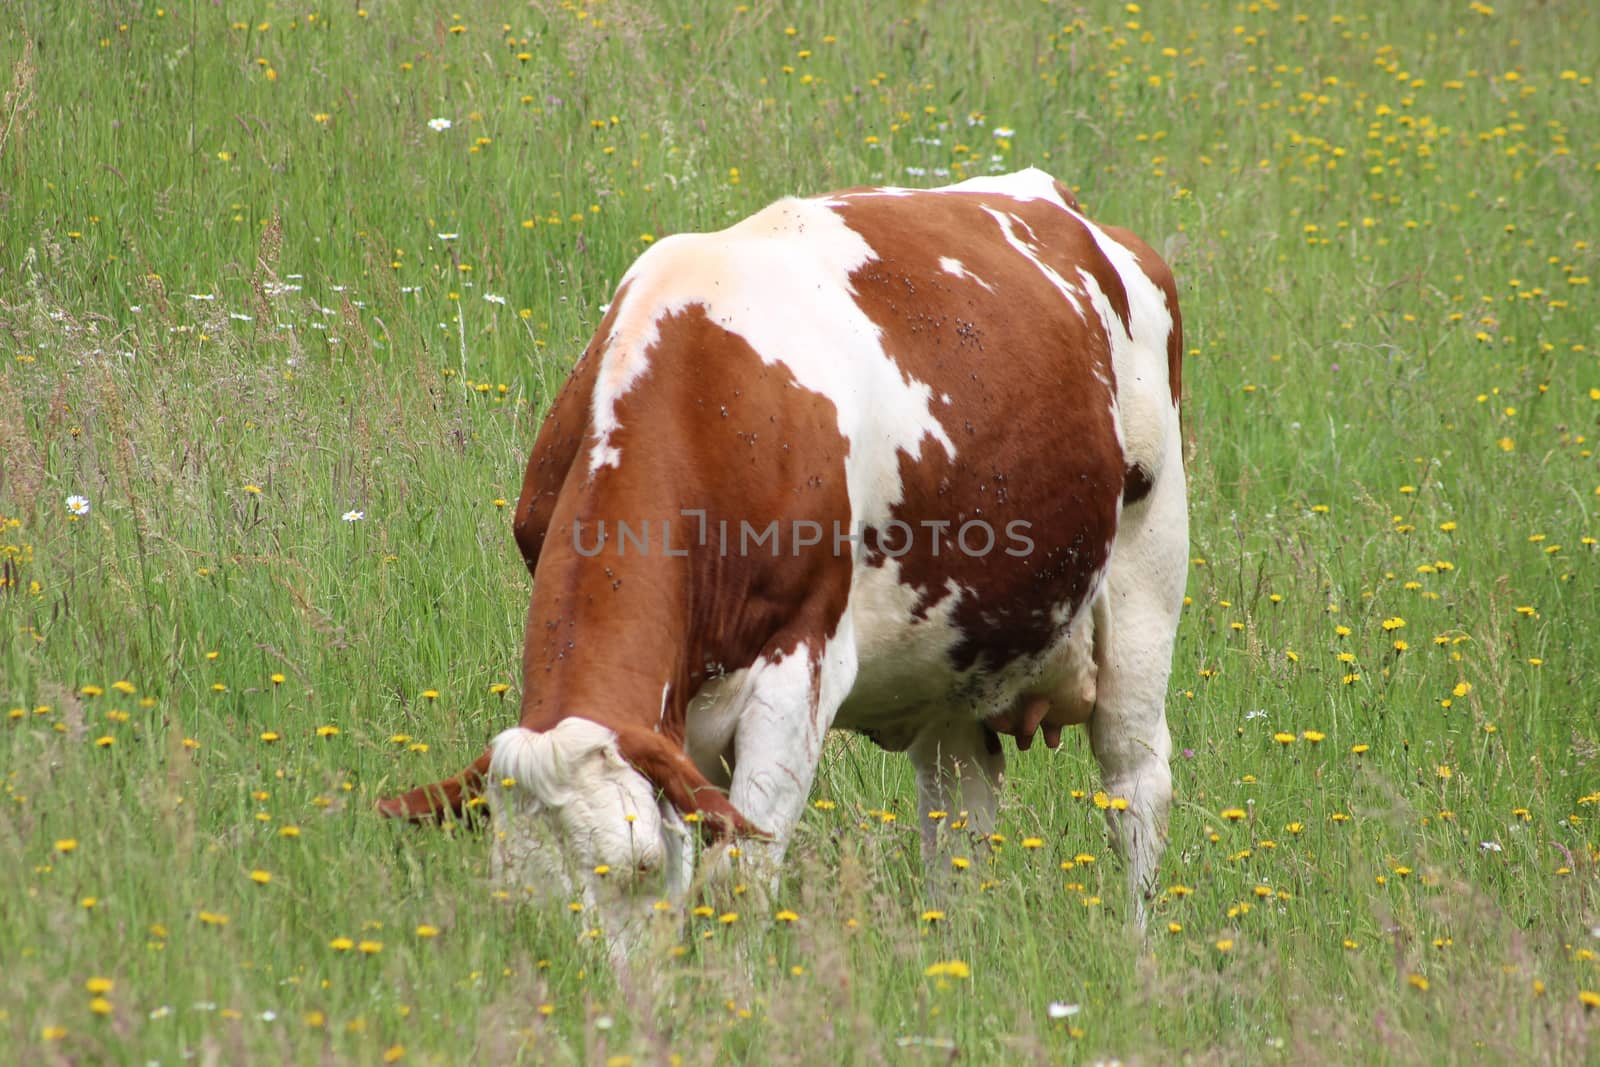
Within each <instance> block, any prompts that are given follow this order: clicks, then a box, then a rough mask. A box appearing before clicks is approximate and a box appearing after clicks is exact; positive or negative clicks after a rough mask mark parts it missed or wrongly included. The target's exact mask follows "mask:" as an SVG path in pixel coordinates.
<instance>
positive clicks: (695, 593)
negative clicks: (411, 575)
mask: <svg viewBox="0 0 1600 1067" xmlns="http://www.w3.org/2000/svg"><path fill="white" fill-rule="evenodd" d="M614 306H615V305H614ZM656 325H657V330H658V340H657V341H656V343H655V344H654V345H652V347H651V348H650V350H649V352H648V353H647V355H648V364H647V367H646V369H645V370H644V372H643V374H642V375H641V376H640V377H639V378H638V379H637V380H636V381H635V382H634V383H633V385H632V387H631V388H630V389H629V390H628V392H626V393H625V394H623V395H622V396H621V397H620V398H619V399H618V400H617V402H616V416H617V423H618V425H617V428H616V429H615V430H614V431H613V432H612V433H611V435H610V439H609V444H610V446H611V447H612V448H615V449H617V450H618V453H619V455H620V460H619V462H618V464H617V465H616V466H615V467H611V466H607V467H601V468H600V469H599V470H597V471H595V472H593V473H592V474H590V473H587V471H586V470H585V469H584V467H585V460H584V458H583V457H585V456H587V454H588V452H587V448H585V449H584V450H582V451H580V454H579V457H578V459H577V460H575V461H573V463H572V464H571V469H570V470H569V473H568V475H567V477H566V479H565V481H564V482H563V484H562V485H561V487H560V489H559V492H558V493H557V494H556V500H555V503H554V506H553V507H552V508H551V509H550V511H549V516H550V517H549V520H548V522H547V523H546V526H547V532H546V534H545V536H544V537H543V538H542V541H541V543H540V552H539V555H538V557H537V563H536V566H535V569H534V591H533V597H532V600H531V603H530V604H529V611H528V626H527V636H526V642H525V645H524V648H523V694H522V716H521V725H523V726H524V727H526V728H528V729H531V730H541V731H542V730H547V729H549V728H550V727H552V726H554V725H555V724H556V723H558V722H560V721H561V720H562V719H564V718H566V717H567V716H569V715H582V716H583V717H585V718H588V719H592V720H594V721H595V722H598V723H600V724H602V725H604V726H608V727H610V728H611V729H613V730H615V731H616V732H617V733H618V735H619V737H621V738H623V746H622V747H623V753H624V755H625V756H627V757H628V759H629V760H630V761H631V762H633V764H634V766H635V767H637V768H638V769H639V770H640V771H641V773H644V774H645V775H646V776H647V777H649V778H650V779H651V781H652V782H654V784H655V785H656V786H657V787H658V788H661V789H662V790H663V791H664V792H666V793H667V794H668V795H669V797H670V798H671V799H672V800H673V802H674V803H675V804H680V806H682V805H689V806H688V807H684V808H683V810H685V811H700V812H702V813H705V814H707V815H708V816H711V817H715V819H716V821H717V822H718V823H719V824H720V825H724V826H734V827H737V826H738V825H742V823H741V821H740V819H736V818H734V816H736V815H737V813H736V812H733V810H732V808H731V806H727V807H726V810H723V807H724V806H725V805H727V801H726V798H721V799H720V801H719V800H713V799H712V798H711V793H709V792H707V791H708V790H710V791H712V792H715V790H714V787H712V786H711V785H710V783H709V782H708V781H707V780H706V779H705V777H704V776H703V775H702V774H701V772H700V771H699V770H698V769H697V768H696V767H695V766H694V764H693V762H692V761H691V760H689V759H688V757H687V756H684V755H683V745H684V738H685V716H686V711H687V706H688V700H689V697H690V696H691V695H692V694H694V693H695V692H696V691H697V690H698V689H699V688H700V686H701V684H702V683H703V682H705V681H706V679H708V678H710V677H711V676H713V675H714V674H717V673H722V672H731V671H735V670H739V669H742V668H744V667H748V666H750V665H751V664H753V663H755V662H756V661H757V660H758V659H760V658H763V657H768V658H771V657H775V656H777V655H780V654H783V653H787V652H791V651H793V650H794V649H795V648H796V647H797V646H798V645H799V644H801V643H802V642H805V643H807V645H808V646H809V648H810V649H811V651H812V652H813V653H819V652H820V651H821V648H822V646H823V644H824V643H825V642H826V640H827V638H828V636H829V635H831V634H832V633H833V632H834V630H835V629H836V628H837V626H838V621H839V618H840V616H841V615H842V614H843V611H844V607H845V604H846V601H847V599H848V596H849V589H850V561H849V558H848V556H839V555H835V554H834V553H833V551H832V546H831V544H828V543H824V544H823V545H821V546H819V547H818V549H817V550H813V551H807V552H803V553H801V554H800V555H799V556H798V557H797V556H794V555H792V554H791V553H790V540H789V537H788V530H789V529H790V528H791V524H792V523H793V522H795V521H796V520H809V521H812V522H817V523H820V524H821V525H822V527H823V528H824V529H825V530H828V529H831V525H832V523H833V521H834V520H835V519H843V518H844V517H846V516H848V515H849V498H848V495H847V492H846V487H845V469H844V459H845V455H846V452H847V446H846V443H845V441H844V439H843V438H842V437H841V436H840V434H839V429H838V415H837V411H836V409H835V408H834V405H833V404H832V402H831V401H829V400H827V399H825V398H823V397H820V396H818V395H816V394H815V393H812V392H810V391H809V390H805V389H801V388H798V387H797V382H796V381H795V378H794V376H793V374H791V373H790V371H789V370H788V369H787V368H786V367H784V366H783V365H782V364H770V365H769V364H765V363H763V362H762V361H761V359H760V357H759V356H758V355H757V354H756V352H755V351H754V350H753V349H752V348H751V347H750V346H749V344H748V343H746V342H745V341H744V339H743V338H741V337H739V336H738V335H736V334H733V333H730V332H728V331H727V330H725V329H723V328H722V327H721V326H719V325H717V324H716V323H714V322H712V321H711V320H710V319H709V318H708V317H707V315H706V312H705V309H704V307H702V306H700V305H691V306H689V307H688V308H686V309H684V310H682V311H680V312H678V313H676V314H673V315H669V316H666V317H663V318H662V319H660V320H659V321H658V322H657V324H656ZM604 332H605V331H602V334H604ZM596 355H598V353H595V352H593V351H591V353H590V355H589V356H588V357H586V358H588V359H593V358H595V356H596ZM589 381H590V383H591V388H592V381H593V372H591V377H590V379H589ZM587 404H588V399H587V397H585V398H584V405H585V410H587ZM592 440H593V438H592V435H590V436H588V437H586V439H585V445H586V446H587V445H588V444H589V443H591V442H592ZM521 509H522V507H521V505H519V511H520V510H521ZM686 510H690V511H692V510H699V511H703V512H704V513H705V519H704V521H705V530H706V533H707V544H705V545H700V544H698V543H697V542H698V540H699V522H698V521H697V520H695V519H691V518H686V517H685V516H684V515H683V514H682V513H683V512H684V511H686ZM753 516H760V517H761V518H762V520H763V521H765V520H768V519H771V520H776V521H777V522H778V523H779V524H780V528H781V529H782V530H783V541H782V554H781V555H778V556H776V557H774V556H773V555H771V554H770V552H769V551H768V550H767V549H765V548H750V549H748V550H743V551H741V546H740V544H739V541H738V538H739V536H740V533H741V532H742V531H741V528H740V525H739V524H740V521H741V520H748V519H751V518H752V517H753ZM619 521H620V522H623V523H626V524H627V525H628V529H629V533H630V534H631V535H632V536H631V537H622V536H618V535H619V533H620V530H619V527H618V526H617V523H618V522H619ZM602 523H603V524H604V527H605V529H606V532H607V541H606V543H605V544H604V546H603V547H602V548H601V550H600V551H599V552H598V553H597V554H592V555H589V556H586V555H585V554H584V552H589V553H593V552H594V549H595V548H596V546H597V545H598V544H599V542H598V540H597V537H598V533H599V531H600V529H601V524H602ZM575 528H576V529H577V531H578V540H577V541H576V542H575V539H574V529H575ZM724 530H726V531H727V534H726V535H727V537H728V538H730V539H731V541H730V542H729V543H728V544H727V547H726V548H724V547H723V544H722V543H720V542H721V541H722V536H721V535H722V531H724ZM641 537H643V538H645V539H646V540H645V541H644V543H643V544H641ZM580 546H581V548H582V549H583V552H580V551H579V547H580ZM679 553H683V554H679ZM663 685H666V686H668V687H669V688H668V690H667V693H666V699H665V702H663V695H662V687H663ZM663 703H665V706H664V707H663ZM651 733H655V734H657V735H659V736H660V737H661V738H662V739H663V740H664V741H670V742H671V745H670V746H669V747H668V748H662V747H661V746H660V745H658V744H656V743H655V742H651V741H648V740H647V739H646V735H648V734H651ZM669 749H675V750H676V752H677V754H678V755H677V756H672V755H671V754H670V752H669ZM679 757H681V758H679ZM718 796H719V797H720V794H718ZM740 818H741V819H742V817H740Z"/></svg>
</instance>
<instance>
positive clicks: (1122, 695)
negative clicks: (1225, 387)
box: [1089, 433, 1188, 926]
mask: <svg viewBox="0 0 1600 1067" xmlns="http://www.w3.org/2000/svg"><path fill="white" fill-rule="evenodd" d="M1171 448H1172V450H1173V452H1174V454H1172V455H1169V456H1168V457H1167V462H1166V463H1165V465H1164V470H1163V476H1164V478H1165V481H1164V482H1162V481H1158V482H1157V484H1156V486H1155V488H1154V490H1153V491H1152V492H1151V493H1150V495H1149V496H1148V497H1146V498H1145V499H1144V500H1142V501H1140V502H1139V503H1138V504H1137V505H1134V506H1132V507H1129V508H1127V509H1125V510H1124V512H1123V522H1122V528H1121V530H1120V531H1119V532H1118V535H1117V543H1116V547H1115V549H1114V550H1113V552H1112V560H1111V567H1110V569H1109V572H1108V574H1107V575H1106V581H1105V584H1104V586H1103V588H1102V589H1101V590H1100V593H1099V596H1098V598H1097V599H1096V602H1095V608H1094V611H1095V615H1094V624H1095V662H1096V666H1097V678H1096V693H1095V706H1094V713H1093V715H1092V717H1091V718H1090V720H1089V736H1090V741H1091V743H1092V745H1093V747H1094V754H1095V759H1096V760H1098V761H1099V763H1100V773H1101V778H1102V781H1103V784H1104V787H1105V790H1106V792H1107V793H1108V794H1110V796H1111V801H1112V803H1111V807H1109V808H1108V809H1107V810H1106V818H1107V822H1108V825H1109V827H1110V835H1111V845H1112V847H1113V848H1114V849H1115V850H1116V852H1117V853H1118V854H1119V855H1120V856H1121V857H1122V859H1123V861H1124V862H1125V863H1126V865H1127V870H1128V887H1129V889H1130V890H1131V891H1132V895H1133V899H1134V908H1135V913H1136V915H1137V918H1138V921H1139V923H1140V925H1141V926H1142V925H1143V924H1144V918H1145V914H1144V903H1145V900H1146V899H1147V898H1148V897H1149V896H1150V895H1151V893H1152V892H1153V891H1154V888H1155V881H1156V868H1157V866H1158V864H1159V863H1160V861H1161V853H1162V852H1163V851H1164V850H1165V848H1166V843H1167V814H1168V810H1169V808H1170V807H1171V803H1172V769H1171V767H1170V765H1169V761H1170V759H1171V755H1172V740H1171V737H1170V735H1169V734H1168V732H1167V717H1166V698H1167V678H1168V675H1169V674H1170V673H1171V670H1172V649H1173V642H1174V640H1175V638H1176V632H1177V623H1178V614H1179V612H1180V611H1181V610H1182V607H1183V586H1184V578H1185V568H1186V567H1187V564H1188V521H1187V514H1186V510H1185V494H1184V479H1183V465H1182V462H1181V458H1180V457H1179V456H1177V455H1176V454H1175V452H1176V448H1177V435H1176V433H1174V434H1173V435H1172V442H1171ZM1124 802H1126V803H1125V804H1124Z"/></svg>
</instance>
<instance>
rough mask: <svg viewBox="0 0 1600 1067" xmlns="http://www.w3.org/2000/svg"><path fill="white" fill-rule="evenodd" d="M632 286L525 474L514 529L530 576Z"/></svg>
mask: <svg viewBox="0 0 1600 1067" xmlns="http://www.w3.org/2000/svg"><path fill="white" fill-rule="evenodd" d="M628 288H629V286H628V284H627V283H624V284H623V286H622V287H621V288H620V289H618V290H617V293H616V296H615V297H613V298H612V301H611V309H610V310H609V311H607V312H606V315H605V318H603V319H601V320H600V326H599V328H598V329H596V330H595V334H594V338H593V339H592V340H591V341H590V342H589V345H588V347H587V348H585V349H584V351H583V355H581V356H579V357H578V362H577V363H576V364H575V365H574V366H573V368H572V373H571V374H570V375H569V376H568V377H567V380H566V383H565V384H563V385H562V387H561V391H560V392H559V393H557V394H556V399H555V403H553V404H551V405H550V410H549V412H548V413H546V415H545V417H544V422H543V423H541V424H540V426H539V436H538V437H537V438H535V439H534V442H533V448H532V450H531V451H529V453H528V464H527V467H526V468H525V469H524V470H523V474H522V494H521V495H520V496H519V497H518V498H517V510H516V513H515V515H514V516H513V518H512V520H511V530H512V534H513V535H514V536H515V537H516V539H517V548H518V549H519V550H520V551H521V552H522V559H523V562H524V563H526V564H527V566H528V571H529V573H530V574H531V573H532V572H533V569H534V567H535V566H536V565H537V564H538V562H539V553H540V551H541V550H542V549H543V548H544V538H545V532H546V531H547V530H548V529H549V526H550V516H551V515H552V514H553V513H554V511H555V506H556V499H557V497H559V496H560V495H561V487H562V486H564V485H566V483H567V478H568V476H569V475H570V474H571V472H572V468H573V464H574V463H575V462H576V461H577V459H578V457H579V455H580V454H582V453H583V451H584V447H583V446H584V444H585V443H586V442H587V441H588V438H589V422H590V410H589V404H590V400H591V398H592V397H593V396H594V383H595V376H596V375H597V374H599V372H600V361H601V357H602V356H603V355H604V354H605V347H606V344H607V343H608V342H609V341H610V338H611V336H612V333H613V331H614V330H615V329H616V321H617V314H618V312H619V310H620V309H621V308H622V305H623V300H624V298H625V297H626V296H627V293H628Z"/></svg>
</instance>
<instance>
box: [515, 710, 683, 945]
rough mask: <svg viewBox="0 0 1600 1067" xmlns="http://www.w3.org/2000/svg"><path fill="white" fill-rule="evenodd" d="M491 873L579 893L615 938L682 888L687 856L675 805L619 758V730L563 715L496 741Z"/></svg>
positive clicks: (544, 890)
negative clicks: (550, 724) (551, 722)
mask: <svg viewBox="0 0 1600 1067" xmlns="http://www.w3.org/2000/svg"><path fill="white" fill-rule="evenodd" d="M487 785H488V790H487V795H488V801H489V807H490V810H491V811H492V812H493V816H494V818H493V822H492V823H491V827H492V831H491V832H492V833H493V836H494V843H493V850H492V852H491V861H490V867H491V873H492V875H493V877H494V879H495V880H496V881H498V882H500V883H502V884H506V885H509V886H517V887H525V888H528V889H530V890H532V891H533V893H534V895H535V896H536V897H541V898H544V899H546V900H549V899H558V898H565V899H567V900H571V899H572V898H573V897H574V896H581V897H582V899H583V901H584V903H585V904H586V905H587V906H589V907H593V908H597V909H599V911H600V912H601V913H602V916H603V918H604V920H605V923H606V926H607V933H608V934H610V935H611V936H612V937H613V938H616V937H617V936H623V935H625V933H626V930H627V929H628V928H629V927H632V926H635V925H637V924H638V923H639V922H640V921H642V920H643V919H644V918H645V916H646V915H647V914H648V911H649V907H650V905H651V903H652V902H653V901H655V900H658V899H661V898H662V897H667V898H679V897H681V896H683V895H684V893H686V891H687V889H688V882H689V877H690V874H691V873H692V864H693V854H692V851H691V848H690V845H691V841H690V836H689V833H688V830H687V828H686V827H685V826H684V823H683V820H682V819H681V818H680V817H679V815H678V813H677V811H676V810H675V809H674V808H673V807H672V806H671V805H670V804H668V803H666V802H665V801H658V799H657V795H656V792H657V791H656V787H655V786H654V785H653V784H652V783H651V782H650V780H649V779H648V778H646V777H645V776H644V775H643V774H640V773H639V772H638V771H637V770H635V769H634V767H633V766H632V765H631V764H630V763H629V762H628V761H627V760H626V759H624V758H623V756H622V752H621V750H620V748H619V746H618V739H617V735H616V734H615V733H614V732H613V731H612V730H610V729H608V728H607V727H604V726H601V725H599V724H598V723H595V722H591V721H590V720H588V719H580V718H568V719H564V720H562V721H561V722H560V723H558V724H557V725H556V726H554V727H552V728H551V729H549V730H546V731H544V732H535V731H533V730H528V729H524V728H523V727H520V726H519V727H514V728H512V729H510V730H507V731H505V732H504V733H502V734H500V736H498V737H496V738H495V739H494V743H493V756H492V758H491V760H490V764H489V774H488V783H487Z"/></svg>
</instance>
